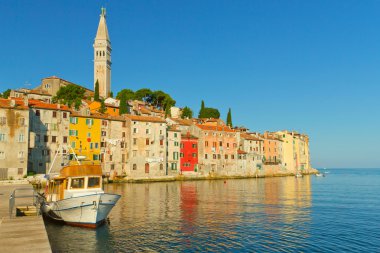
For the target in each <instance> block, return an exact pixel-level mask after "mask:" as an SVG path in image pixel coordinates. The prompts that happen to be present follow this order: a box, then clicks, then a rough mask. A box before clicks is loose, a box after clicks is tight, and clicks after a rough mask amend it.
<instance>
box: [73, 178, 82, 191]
mask: <svg viewBox="0 0 380 253" xmlns="http://www.w3.org/2000/svg"><path fill="white" fill-rule="evenodd" d="M70 188H71V189H83V188H84V178H83V177H82V178H72V179H71V187H70Z"/></svg>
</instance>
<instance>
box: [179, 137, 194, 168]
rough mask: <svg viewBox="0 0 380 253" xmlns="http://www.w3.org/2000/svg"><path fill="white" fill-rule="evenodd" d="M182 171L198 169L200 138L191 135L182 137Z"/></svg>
mask: <svg viewBox="0 0 380 253" xmlns="http://www.w3.org/2000/svg"><path fill="white" fill-rule="evenodd" d="M180 152H181V154H180V158H181V159H180V161H181V165H180V168H181V173H182V172H186V171H195V172H196V171H197V170H198V138H196V137H194V136H192V135H190V134H189V133H188V134H187V135H182V137H181V151H180Z"/></svg>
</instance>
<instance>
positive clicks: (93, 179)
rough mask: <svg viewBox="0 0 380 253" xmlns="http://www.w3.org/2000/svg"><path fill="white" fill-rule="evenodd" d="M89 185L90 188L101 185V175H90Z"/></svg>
mask: <svg viewBox="0 0 380 253" xmlns="http://www.w3.org/2000/svg"><path fill="white" fill-rule="evenodd" d="M87 187H88V188H99V187H100V177H89V178H88V183H87Z"/></svg>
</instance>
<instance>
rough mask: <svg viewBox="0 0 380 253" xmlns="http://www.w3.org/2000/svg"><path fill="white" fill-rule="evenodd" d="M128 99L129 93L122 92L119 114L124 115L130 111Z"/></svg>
mask: <svg viewBox="0 0 380 253" xmlns="http://www.w3.org/2000/svg"><path fill="white" fill-rule="evenodd" d="M128 111H129V110H128V100H127V94H126V93H122V94H121V97H120V106H119V115H123V114H126V113H128Z"/></svg>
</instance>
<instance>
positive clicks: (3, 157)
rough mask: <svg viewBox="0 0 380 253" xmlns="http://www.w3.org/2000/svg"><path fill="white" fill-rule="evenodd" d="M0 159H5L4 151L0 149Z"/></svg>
mask: <svg viewBox="0 0 380 253" xmlns="http://www.w3.org/2000/svg"><path fill="white" fill-rule="evenodd" d="M0 159H5V152H4V151H0Z"/></svg>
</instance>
